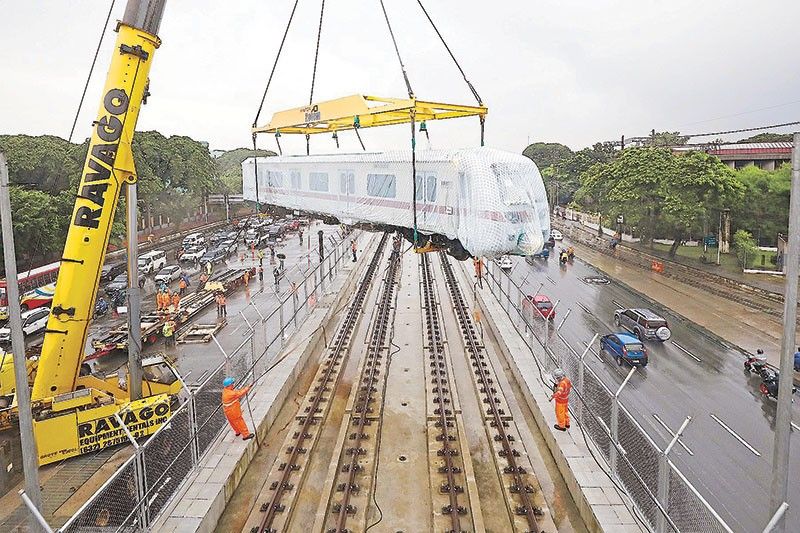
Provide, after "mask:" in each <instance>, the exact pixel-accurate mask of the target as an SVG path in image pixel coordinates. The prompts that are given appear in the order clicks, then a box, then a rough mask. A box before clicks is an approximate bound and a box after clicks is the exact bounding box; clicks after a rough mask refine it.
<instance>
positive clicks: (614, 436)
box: [587, 344, 669, 479]
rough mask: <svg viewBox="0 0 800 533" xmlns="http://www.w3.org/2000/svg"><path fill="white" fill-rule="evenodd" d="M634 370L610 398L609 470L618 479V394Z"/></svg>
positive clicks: (633, 370)
mask: <svg viewBox="0 0 800 533" xmlns="http://www.w3.org/2000/svg"><path fill="white" fill-rule="evenodd" d="M589 346H591V344H589ZM587 349H588V348H587ZM634 372H636V367H635V366H632V367H631V371H630V372H628V375H627V376H625V379H624V380H623V381H622V385H620V386H619V388H618V389H617V392H615V393H614V397H613V398H611V446H609V449H610V455H611V472H612V473H613V474H614V475H615V476H616V477H617V479H619V476H618V475H617V453H618V451H619V394H620V393H621V392H622V389H624V388H625V385H627V384H628V381H629V380H630V379H631V377H632V376H633V373H634ZM668 479H669V478H668Z"/></svg>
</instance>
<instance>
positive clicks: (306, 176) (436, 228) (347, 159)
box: [242, 148, 550, 260]
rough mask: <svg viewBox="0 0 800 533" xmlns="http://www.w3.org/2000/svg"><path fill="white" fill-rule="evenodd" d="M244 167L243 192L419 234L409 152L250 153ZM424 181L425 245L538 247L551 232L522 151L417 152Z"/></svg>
mask: <svg viewBox="0 0 800 533" xmlns="http://www.w3.org/2000/svg"><path fill="white" fill-rule="evenodd" d="M256 169H257V171H258V180H256V178H255V175H256ZM242 175H243V181H244V184H243V192H244V198H245V200H251V201H256V200H257V201H259V202H260V203H261V204H270V205H275V206H280V207H283V208H285V209H288V210H299V211H303V212H306V213H310V214H314V215H318V216H322V217H323V218H324V219H326V220H330V221H332V222H334V221H339V222H341V223H344V224H348V225H352V224H358V225H361V226H366V227H368V228H370V229H375V230H388V231H393V230H397V231H401V232H402V233H403V235H405V236H406V238H408V239H409V240H411V239H412V238H413V228H414V214H413V212H414V203H415V202H413V199H414V194H413V183H412V182H411V179H410V175H411V152H410V151H403V152H382V153H356V154H334V155H313V156H280V157H259V158H257V160H256V158H248V159H245V160H244V161H243V162H242ZM416 182H417V192H416V211H417V231H418V233H419V237H418V242H419V243H420V245H422V244H426V243H427V242H431V244H433V245H435V246H438V247H444V248H446V249H447V251H448V252H449V253H450V254H451V255H452V256H454V257H456V258H458V259H462V260H463V259H466V258H467V257H470V256H485V257H497V256H500V255H503V254H512V255H531V254H534V253H536V252H538V251H539V250H541V249H542V246H543V245H544V241H545V240H546V239H547V236H548V234H549V232H550V216H549V206H548V203H547V197H546V193H545V188H544V184H543V183H542V177H541V175H540V174H539V170H538V169H537V168H536V165H535V164H534V163H533V161H531V160H530V159H528V158H527V157H524V156H522V155H518V154H513V153H509V152H503V151H501V150H496V149H492V148H466V149H459V150H427V151H418V152H417V154H416ZM256 185H257V186H258V197H256ZM334 219H335V220H334Z"/></svg>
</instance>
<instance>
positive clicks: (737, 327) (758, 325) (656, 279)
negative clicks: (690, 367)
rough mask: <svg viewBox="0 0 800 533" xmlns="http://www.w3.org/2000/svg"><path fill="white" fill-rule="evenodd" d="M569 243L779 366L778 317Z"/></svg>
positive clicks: (580, 254) (651, 295)
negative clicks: (758, 350) (761, 350)
mask: <svg viewBox="0 0 800 533" xmlns="http://www.w3.org/2000/svg"><path fill="white" fill-rule="evenodd" d="M569 244H570V245H573V246H574V247H575V251H576V256H577V258H578V259H579V260H583V261H584V262H586V263H589V264H590V265H592V266H594V267H595V268H597V269H598V270H600V271H602V272H603V273H605V274H606V275H608V276H609V277H611V278H614V279H615V280H617V281H619V282H621V283H623V284H625V285H627V286H628V287H630V288H631V289H633V290H635V291H638V292H640V293H642V294H644V295H645V296H647V297H649V298H651V299H653V300H655V301H657V302H659V303H660V304H661V305H663V306H665V307H668V308H670V309H672V310H673V311H675V312H676V313H678V314H679V315H682V316H683V317H685V318H687V319H688V320H690V321H691V322H694V323H695V324H697V325H699V326H702V327H703V328H705V329H707V330H708V331H710V332H711V333H713V334H715V335H717V336H718V337H721V338H722V339H724V340H725V341H727V342H728V343H729V344H732V345H734V346H737V347H739V348H741V349H742V350H744V351H746V352H751V353H755V351H756V350H757V349H758V348H762V349H763V350H764V352H765V353H766V354H767V357H768V360H769V362H770V363H772V364H774V365H776V366H778V364H779V362H780V349H781V335H782V332H783V324H782V323H781V321H780V319H779V318H778V317H775V316H772V315H768V314H766V313H763V312H761V311H759V310H757V309H753V308H751V307H748V306H746V305H742V304H738V303H736V302H733V301H731V300H729V299H727V298H722V297H720V296H716V295H714V294H709V293H708V292H705V291H703V290H702V289H699V288H697V287H693V286H691V285H688V284H686V283H682V282H681V281H678V280H676V279H675V278H670V277H666V276H663V275H661V274H658V273H656V272H652V271H650V270H645V269H643V268H639V267H637V266H634V265H631V264H629V263H625V262H622V261H618V260H615V259H614V258H613V257H609V256H607V255H604V254H601V253H599V252H596V251H595V250H593V249H591V248H589V247H587V246H583V245H581V244H579V243H571V242H570V243H569ZM798 340H800V336H798ZM798 345H799V346H800V344H798Z"/></svg>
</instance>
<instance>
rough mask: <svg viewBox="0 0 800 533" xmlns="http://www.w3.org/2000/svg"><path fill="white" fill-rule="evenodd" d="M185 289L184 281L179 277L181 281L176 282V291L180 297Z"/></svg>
mask: <svg viewBox="0 0 800 533" xmlns="http://www.w3.org/2000/svg"><path fill="white" fill-rule="evenodd" d="M186 287H187V285H186V279H185V278H183V277H181V280H180V281H179V282H178V291H179V293H180V295H181V296H183V293H184V292H186Z"/></svg>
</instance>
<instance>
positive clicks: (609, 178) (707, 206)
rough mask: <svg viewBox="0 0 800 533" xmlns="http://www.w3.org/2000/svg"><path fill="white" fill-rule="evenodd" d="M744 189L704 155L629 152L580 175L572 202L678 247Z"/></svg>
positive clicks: (660, 150) (736, 199)
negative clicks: (579, 184) (619, 218)
mask: <svg viewBox="0 0 800 533" xmlns="http://www.w3.org/2000/svg"><path fill="white" fill-rule="evenodd" d="M743 194H744V187H743V186H742V185H741V183H739V181H738V180H736V177H735V175H734V173H733V171H732V170H731V169H729V168H728V167H727V166H725V165H724V164H722V163H721V162H720V161H719V159H717V158H716V157H713V156H709V155H707V154H705V153H702V152H692V153H690V154H687V155H683V156H676V155H674V154H673V153H672V152H671V151H670V150H669V149H666V148H631V149H627V150H624V151H623V152H622V153H621V154H620V155H619V157H617V158H616V159H613V160H610V161H608V162H606V163H599V164H595V165H593V166H592V167H590V168H589V169H588V170H587V171H585V172H584V173H582V175H581V187H580V189H579V190H578V192H577V193H576V196H575V198H576V200H577V201H578V202H579V203H580V204H581V205H582V206H584V207H585V208H587V209H589V210H591V211H595V212H600V213H601V214H602V215H603V216H604V217H606V218H612V219H613V218H616V216H617V215H620V214H622V215H624V216H625V223H626V225H629V226H633V227H636V229H637V234H639V235H641V236H642V238H643V239H644V240H652V239H653V238H656V237H667V238H672V239H674V240H675V241H676V245H675V246H674V247H673V249H672V250H671V251H670V253H671V255H674V254H675V251H676V250H677V245H678V244H679V243H680V240H681V239H683V238H685V237H687V236H688V234H689V233H690V232H691V231H692V230H698V229H699V227H701V226H702V224H703V221H704V220H705V219H707V218H709V217H710V215H711V213H712V212H715V210H719V209H722V208H726V207H732V206H735V205H738V204H739V202H741V200H742V197H743Z"/></svg>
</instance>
